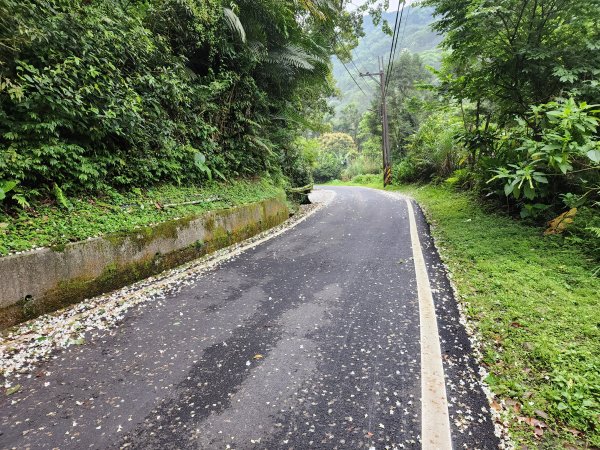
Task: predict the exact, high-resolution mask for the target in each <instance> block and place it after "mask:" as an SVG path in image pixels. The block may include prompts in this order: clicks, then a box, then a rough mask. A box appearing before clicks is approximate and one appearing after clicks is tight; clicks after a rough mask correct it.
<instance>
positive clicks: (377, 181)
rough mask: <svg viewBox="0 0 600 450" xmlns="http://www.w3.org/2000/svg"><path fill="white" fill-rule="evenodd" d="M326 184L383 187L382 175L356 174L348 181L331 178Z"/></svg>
mask: <svg viewBox="0 0 600 450" xmlns="http://www.w3.org/2000/svg"><path fill="white" fill-rule="evenodd" d="M325 185H327V186H363V187H370V188H374V189H381V188H383V175H357V176H355V177H354V178H352V179H351V180H349V181H340V180H332V181H329V182H327V183H325Z"/></svg>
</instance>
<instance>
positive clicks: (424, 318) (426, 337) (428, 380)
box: [406, 199, 452, 450]
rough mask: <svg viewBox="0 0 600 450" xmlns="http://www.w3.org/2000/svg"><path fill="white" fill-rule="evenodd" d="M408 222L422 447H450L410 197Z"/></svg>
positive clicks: (433, 322)
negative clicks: (418, 347)
mask: <svg viewBox="0 0 600 450" xmlns="http://www.w3.org/2000/svg"><path fill="white" fill-rule="evenodd" d="M406 205H407V207H408V216H409V222H410V240H411V245H412V253H413V260H414V263H415V272H416V277H417V291H418V294H419V322H420V326H419V328H420V335H421V448H422V449H423V450H450V449H452V437H451V434H450V418H449V415H448V399H447V397H446V383H445V378H444V367H443V365H442V351H441V348H440V338H439V332H438V326H437V318H436V315H435V306H434V304H433V295H432V294H431V285H430V284H429V276H428V275H427V267H426V266H425V259H424V258H423V251H422V248H421V241H420V239H419V232H418V229H417V222H416V220H415V212H414V210H413V206H412V203H411V201H410V199H406Z"/></svg>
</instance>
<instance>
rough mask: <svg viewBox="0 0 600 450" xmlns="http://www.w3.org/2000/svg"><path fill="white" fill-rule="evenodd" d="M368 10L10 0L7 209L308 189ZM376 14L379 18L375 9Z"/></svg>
mask: <svg viewBox="0 0 600 450" xmlns="http://www.w3.org/2000/svg"><path fill="white" fill-rule="evenodd" d="M373 3H374V1H371V0H370V1H368V2H366V4H365V5H364V6H363V7H361V8H359V9H358V10H356V11H354V12H352V13H350V12H347V11H346V9H345V6H346V5H345V4H346V2H345V1H344V2H323V1H319V0H303V1H293V0H290V1H279V0H277V1H276V0H239V1H234V2H228V1H222V0H150V1H138V0H133V1H128V0H100V1H94V2H89V1H85V0H42V1H38V0H24V1H21V0H18V1H17V0H3V1H2V2H0V150H1V151H0V202H1V203H0V206H1V208H2V209H4V210H5V211H14V210H15V209H18V208H19V207H21V208H26V209H27V208H30V209H35V208H36V207H37V206H38V205H39V203H40V202H50V201H51V202H53V203H54V204H55V205H57V206H59V207H63V208H67V209H68V208H69V205H70V200H69V199H70V198H72V197H74V196H75V197H77V196H80V195H87V194H93V195H96V194H98V193H104V194H106V195H112V194H113V193H114V192H120V193H123V192H126V193H127V192H130V191H132V189H146V188H149V187H151V186H155V185H160V184H165V183H166V184H173V185H188V186H189V185H195V186H202V185H203V184H204V183H206V182H207V181H209V180H211V179H216V180H230V179H234V178H238V177H249V176H250V177H255V176H261V175H265V174H268V175H269V176H270V177H271V178H273V179H274V180H275V181H276V182H278V183H280V184H291V185H294V186H304V185H306V184H308V183H309V182H310V171H309V170H308V167H307V163H306V161H305V160H304V159H303V158H302V155H301V154H300V152H299V149H298V146H297V145H296V143H295V138H296V137H297V136H298V135H299V134H300V133H301V132H302V131H303V130H305V129H306V128H315V127H318V126H320V123H321V117H322V116H323V114H324V113H325V112H326V110H327V105H326V98H327V97H329V96H330V95H331V94H332V93H333V85H332V81H331V77H330V76H329V74H330V71H331V66H330V62H329V59H330V56H331V55H332V54H340V55H342V54H344V53H345V52H346V53H347V52H348V51H349V49H350V48H352V46H353V44H354V42H355V36H356V35H357V34H358V33H359V32H360V29H361V26H362V17H363V13H364V12H365V11H366V10H367V9H368V8H370V7H371V6H372V4H373ZM375 12H376V11H375Z"/></svg>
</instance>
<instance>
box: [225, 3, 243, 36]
mask: <svg viewBox="0 0 600 450" xmlns="http://www.w3.org/2000/svg"><path fill="white" fill-rule="evenodd" d="M223 15H224V16H225V22H226V23H227V25H228V26H229V28H230V29H231V31H233V32H234V33H236V34H237V35H238V36H239V37H240V39H241V41H242V42H244V43H245V42H246V30H244V26H243V25H242V22H240V18H239V17H238V16H237V15H236V13H234V12H233V11H232V10H231V9H229V8H223Z"/></svg>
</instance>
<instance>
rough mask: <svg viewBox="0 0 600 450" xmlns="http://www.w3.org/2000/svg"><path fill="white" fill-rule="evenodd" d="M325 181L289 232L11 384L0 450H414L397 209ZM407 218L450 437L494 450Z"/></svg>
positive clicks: (408, 263) (407, 275)
mask: <svg viewBox="0 0 600 450" xmlns="http://www.w3.org/2000/svg"><path fill="white" fill-rule="evenodd" d="M327 189H332V190H334V191H335V192H336V194H337V195H336V196H335V198H334V199H333V201H332V202H331V203H330V204H329V205H328V206H326V207H324V208H322V209H321V210H319V211H318V212H316V213H315V214H314V215H313V216H311V217H309V218H308V219H307V220H306V221H304V222H302V223H300V224H299V225H297V226H296V227H295V228H293V229H291V230H289V231H287V232H285V233H283V234H281V235H279V236H277V237H274V238H273V239H271V240H269V241H267V242H264V243H262V244H260V245H258V246H257V247H255V248H253V249H250V250H248V251H246V252H245V253H243V254H242V255H240V256H239V257H237V258H235V259H233V260H231V261H228V262H226V263H224V264H222V265H221V266H220V267H219V268H218V269H215V270H212V271H209V272H208V273H206V274H205V275H203V276H202V277H200V278H198V279H197V280H194V281H193V282H189V283H185V284H184V285H183V286H180V288H179V289H177V290H174V291H173V292H172V293H167V294H166V295H164V297H163V298H160V299H157V300H155V301H153V302H151V303H149V304H147V305H146V306H145V307H136V308H134V309H132V310H131V311H130V312H129V313H128V314H127V316H126V318H125V320H124V321H123V323H122V324H120V325H119V326H118V327H117V328H115V329H113V330H111V331H107V332H104V334H103V335H101V336H99V337H95V338H94V339H92V340H91V341H90V342H89V343H87V344H85V345H82V346H78V347H71V348H69V349H68V350H65V351H62V352H60V353H58V354H57V355H56V356H55V357H54V358H53V359H51V360H50V361H48V362H46V363H44V364H43V365H42V366H41V367H40V372H39V373H40V374H42V376H32V377H31V378H29V379H27V380H25V381H21V384H22V389H21V391H20V392H18V393H17V394H14V395H11V396H10V397H6V396H3V397H2V398H1V399H0V447H1V448H19V449H22V448H32V449H35V448H60V449H66V448H77V449H86V448H94V449H96V448H98V449H102V448H119V447H121V448H124V447H129V448H139V449H175V448H178V449H179V448H211V449H212V448H239V449H246V448H253V449H254V448H256V449H263V448H264V449H287V448H294V449H308V448H322V449H333V448H340V449H355V448H364V449H371V448H373V449H384V448H386V449H393V448H397V449H399V448H415V449H417V448H421V437H422V436H421V419H422V417H421V414H422V405H421V346H420V328H419V296H418V294H417V281H416V277H415V265H414V264H413V252H412V249H411V235H410V227H409V220H408V219H409V212H408V208H407V203H406V202H405V201H404V200H399V199H395V198H392V197H390V196H389V195H386V194H384V193H381V192H378V191H374V190H370V189H366V188H346V187H344V188H327ZM415 208H416V206H415ZM416 223H417V226H418V231H419V235H420V240H421V245H422V250H423V254H424V258H425V262H426V263H427V269H428V275H429V279H430V282H431V289H432V293H433V300H434V303H435V311H436V314H437V325H438V328H439V334H440V337H439V341H440V345H441V356H442V357H441V359H442V364H443V369H444V374H445V387H446V392H447V401H448V408H447V409H448V412H449V418H450V419H449V427H450V432H451V436H452V442H453V444H452V446H453V447H454V448H456V449H458V448H467V449H478V448H479V449H494V448H498V441H497V438H496V437H495V436H494V427H493V423H492V419H491V416H490V414H489V406H488V404H487V401H486V399H485V396H484V394H483V391H482V389H481V386H480V384H479V382H478V381H477V380H478V376H477V368H476V367H475V365H474V363H473V360H472V357H471V356H470V352H471V350H470V345H469V341H468V339H467V335H466V333H465V330H464V329H463V327H462V326H461V325H460V323H459V315H458V311H457V308H456V305H455V302H454V300H453V298H452V293H451V290H450V287H449V285H448V282H447V280H446V278H445V274H444V272H443V269H442V266H441V264H440V261H439V258H438V256H437V253H436V251H435V248H434V247H433V244H432V242H431V239H430V238H429V236H428V234H427V226H426V224H425V222H424V220H423V218H422V216H421V214H420V212H419V211H418V209H416ZM424 438H425V439H424V440H425V441H426V440H427V436H425V437H424ZM424 448H426V445H425V446H424ZM444 450H445V449H444Z"/></svg>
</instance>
